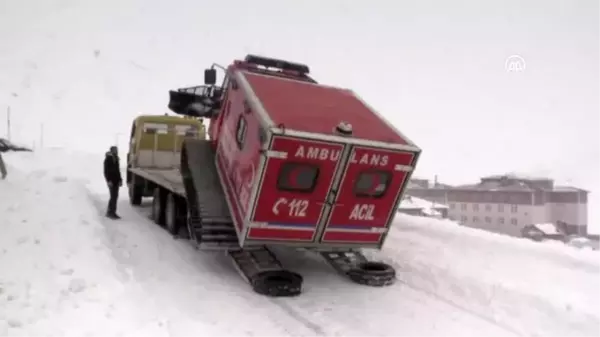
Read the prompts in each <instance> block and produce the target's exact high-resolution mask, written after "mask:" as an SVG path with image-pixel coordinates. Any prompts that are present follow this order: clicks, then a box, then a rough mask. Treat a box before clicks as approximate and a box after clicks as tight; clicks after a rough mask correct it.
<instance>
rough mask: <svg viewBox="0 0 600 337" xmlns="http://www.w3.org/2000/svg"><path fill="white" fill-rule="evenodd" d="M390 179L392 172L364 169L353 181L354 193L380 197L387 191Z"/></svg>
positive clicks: (358, 195) (360, 195) (359, 195)
mask: <svg viewBox="0 0 600 337" xmlns="http://www.w3.org/2000/svg"><path fill="white" fill-rule="evenodd" d="M391 181H392V174H391V173H390V172H388V171H382V170H373V169H369V170H364V171H362V172H361V173H360V174H359V175H358V179H356V182H355V183H354V194H355V195H356V196H357V197H367V198H381V197H383V196H384V195H385V192H387V189H388V187H389V185H390V182H391Z"/></svg>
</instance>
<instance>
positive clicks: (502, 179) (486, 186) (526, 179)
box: [408, 173, 589, 193]
mask: <svg viewBox="0 0 600 337" xmlns="http://www.w3.org/2000/svg"><path fill="white" fill-rule="evenodd" d="M419 182H420V181H419ZM408 188H409V189H438V190H440V189H455V190H480V191H511V192H513V191H525V192H533V191H557V192H578V191H579V192H586V193H588V192H589V191H587V190H584V189H581V188H577V187H573V186H558V185H554V181H553V180H552V179H550V178H544V177H539V176H528V175H523V174H515V173H507V174H498V175H490V176H485V177H482V178H481V181H480V182H479V183H475V184H462V185H456V186H451V185H447V184H442V183H437V184H435V185H434V184H428V187H425V186H423V184H422V183H410V182H409V185H408Z"/></svg>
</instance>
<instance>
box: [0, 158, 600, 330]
mask: <svg viewBox="0 0 600 337" xmlns="http://www.w3.org/2000/svg"><path fill="white" fill-rule="evenodd" d="M6 160H7V161H8V162H9V163H10V164H11V172H10V174H11V176H10V178H11V180H10V181H5V182H3V183H4V184H8V186H9V187H12V188H16V187H17V186H19V188H21V186H23V185H25V186H30V187H29V188H30V191H31V193H30V194H29V195H28V194H27V193H25V192H23V193H21V194H19V198H20V199H21V198H22V199H23V201H20V203H22V204H23V207H22V209H25V211H16V210H15V211H13V213H14V215H15V217H14V219H23V218H26V219H28V220H27V223H30V224H31V226H36V227H35V228H36V229H37V228H38V227H40V228H41V229H44V225H43V224H44V223H48V222H49V220H44V219H38V218H39V215H40V214H35V217H34V216H33V215H32V213H31V212H30V211H27V210H29V209H31V208H29V207H28V208H25V203H27V202H31V203H33V202H36V204H43V202H42V201H45V200H48V201H46V203H49V204H50V205H51V206H52V208H49V210H48V211H47V212H50V210H52V216H54V217H55V219H56V220H54V221H53V222H51V223H56V222H59V223H62V224H64V225H65V226H66V225H67V224H70V225H69V227H68V232H69V236H58V235H57V233H54V234H52V233H43V234H42V233H41V232H40V230H41V229H40V230H36V231H31V229H29V228H21V230H22V231H21V232H18V231H10V232H9V234H10V235H8V236H3V239H2V240H4V241H3V243H4V242H6V244H7V245H9V246H11V245H15V244H16V243H18V242H19V239H20V237H23V236H24V237H31V239H30V240H35V239H36V238H37V239H39V240H40V241H41V243H42V244H43V243H44V242H45V241H47V243H46V244H48V245H52V246H53V247H56V246H58V247H64V249H62V250H57V251H56V252H53V254H55V255H56V256H52V260H51V261H52V263H53V264H56V265H59V267H56V268H55V269H50V267H45V268H46V269H38V270H37V271H36V270H34V268H35V267H34V266H35V262H37V263H38V264H40V262H38V261H47V260H48V258H49V257H50V256H48V257H46V256H40V255H39V254H38V255H33V254H35V252H36V250H35V249H36V245H35V244H30V245H22V248H21V249H22V251H21V252H20V254H19V255H28V256H29V254H32V255H31V256H32V257H31V263H30V265H31V266H32V267H31V269H32V270H30V271H29V272H30V273H31V274H27V275H28V276H29V277H31V278H32V279H35V278H37V279H54V278H56V279H59V280H60V278H61V277H63V276H62V275H61V274H60V273H61V271H62V270H63V269H65V268H67V269H68V268H72V269H74V275H76V273H79V272H81V273H84V272H88V273H93V272H94V271H95V272H96V273H97V274H98V275H94V274H92V275H89V274H85V276H87V277H89V279H90V280H88V279H86V284H88V283H91V284H94V283H92V282H94V280H98V277H100V276H102V277H103V278H108V279H109V280H110V281H104V279H101V280H98V281H95V284H96V287H95V288H94V287H93V286H88V287H89V288H91V289H94V290H95V289H98V291H102V293H103V294H104V298H97V306H98V307H99V308H100V309H96V310H100V311H101V312H103V311H106V308H107V307H109V306H110V304H109V303H111V301H115V302H117V299H118V302H117V304H118V305H120V306H117V308H118V309H115V310H120V312H123V313H124V315H123V316H118V317H117V316H111V317H108V318H102V319H105V320H106V322H105V324H104V326H106V328H107V329H113V330H112V331H136V330H135V329H137V328H138V327H140V326H141V327H142V328H145V329H151V330H146V331H149V334H152V335H154V334H159V333H164V334H167V333H168V334H171V335H185V334H186V333H189V331H200V330H202V329H204V330H202V331H211V332H210V333H211V334H218V335H231V334H236V335H258V334H260V335H338V336H341V335H344V336H359V335H384V336H392V335H399V334H400V335H420V336H425V335H430V336H440V335H453V336H459V335H460V336H465V335H481V334H483V335H494V336H506V335H543V336H560V335H564V334H568V335H571V336H586V335H591V334H595V333H597V332H598V326H599V324H600V318H599V314H598V313H597V310H594V308H595V306H596V304H595V302H594V299H595V298H597V297H598V295H600V293H599V290H598V286H597V285H598V282H599V281H600V279H599V277H598V276H599V275H600V265H599V261H598V255H595V254H596V252H591V253H588V252H585V251H579V250H576V249H570V248H568V247H560V248H558V247H554V246H545V245H539V244H535V243H532V242H528V241H524V240H517V239H513V238H505V237H501V236H497V235H494V234H490V233H485V232H480V231H476V230H472V229H466V228H463V227H459V226H456V225H453V224H451V223H450V224H448V223H445V222H443V221H439V220H432V219H425V218H423V219H422V218H415V217H410V216H404V215H399V220H398V224H397V226H396V227H395V230H394V232H392V234H391V236H390V240H389V241H388V244H387V246H386V248H385V249H384V251H383V252H381V253H379V254H376V255H378V256H379V257H382V258H383V259H384V260H386V261H388V262H390V263H392V264H394V265H395V266H396V268H397V269H398V271H399V279H400V282H399V283H398V284H396V285H394V286H392V287H389V288H383V289H372V288H366V287H362V286H359V285H355V284H352V283H349V282H348V281H347V280H345V279H343V278H341V277H340V276H338V275H337V274H335V273H334V272H333V271H332V270H331V269H330V268H329V267H328V266H326V265H325V264H324V263H323V262H322V261H321V260H319V259H317V258H315V257H314V256H312V255H307V254H305V253H303V254H301V253H290V252H288V251H278V253H279V254H280V257H281V258H282V261H283V262H284V263H285V264H286V266H288V267H290V268H291V269H292V270H295V271H298V272H300V273H301V274H302V275H303V276H304V277H305V289H304V293H303V295H302V296H300V297H298V298H293V299H268V298H264V297H261V296H257V295H255V294H253V293H252V292H251V290H250V288H249V287H248V286H247V285H246V284H245V283H244V282H243V281H242V280H241V278H240V277H239V276H238V275H237V274H236V273H235V271H234V269H233V267H232V266H231V263H230V262H229V261H228V260H227V259H226V258H225V256H223V255H222V254H218V253H207V252H198V251H195V250H194V249H193V248H192V247H191V246H189V245H188V244H186V243H185V242H182V241H176V240H173V239H172V238H171V237H170V236H169V235H167V234H166V232H164V231H163V230H162V229H160V228H158V227H156V226H155V225H153V224H152V222H151V221H150V220H148V218H147V215H146V214H147V209H146V210H144V209H142V210H137V209H133V208H131V207H129V205H128V203H127V201H126V197H125V196H123V197H122V200H121V202H120V205H119V207H120V213H121V215H122V216H123V217H124V218H123V219H122V220H121V221H117V222H112V221H111V222H107V221H105V220H103V218H102V217H101V216H100V215H101V214H102V212H103V210H104V207H105V201H106V200H107V196H106V191H105V190H106V188H105V186H104V184H103V181H102V179H101V176H100V172H99V171H100V169H99V167H100V161H101V160H102V156H96V155H87V154H81V153H76V152H70V151H65V150H47V151H44V152H40V153H33V154H11V155H9V156H7V158H6ZM63 177H67V178H68V179H66V181H62V180H65V179H64V178H63ZM57 181H58V182H57ZM61 181H62V182H61ZM0 191H1V193H2V196H3V197H6V196H7V195H10V193H11V192H10V190H9V192H5V188H4V187H3V188H2V189H1V190H0ZM12 191H14V190H12ZM25 191H27V188H25ZM122 192H123V193H125V192H126V190H125V189H123V190H122ZM69 198H72V200H71V199H69ZM63 199H65V200H63ZM65 205H69V206H68V208H67V209H65ZM72 206H76V208H75V209H77V213H73V211H72V209H73V208H72ZM44 207H45V206H44ZM79 213H81V214H84V215H85V219H86V221H85V222H83V221H81V220H79V217H81V215H80V214H79ZM71 217H72V218H74V219H71ZM78 220H79V223H78ZM11 223H12V222H11ZM85 223H88V225H85ZM50 229H51V230H55V231H59V229H57V228H56V227H50ZM46 231H48V229H46ZM32 232H35V233H40V234H39V235H37V234H36V235H35V236H34V235H33V234H32ZM59 233H62V228H61V231H59ZM74 238H77V239H78V241H76V242H77V244H78V247H82V248H80V249H82V250H83V249H84V248H86V247H87V248H88V249H87V250H86V251H89V252H90V254H89V255H86V254H80V253H78V254H77V257H78V258H79V259H80V261H83V262H69V263H67V262H68V261H69V260H67V258H66V257H65V256H67V255H68V253H69V250H68V247H69V245H73V244H75V243H73V241H74V240H73V239H74ZM34 242H35V241H34ZM94 242H95V244H94ZM87 243H91V244H87ZM94 246H98V247H100V248H98V250H94V249H93V248H90V247H94ZM40 259H41V260H40ZM55 260H56V261H60V263H63V262H64V266H63V264H60V263H59V262H54V261H55ZM96 260H99V261H103V262H102V263H104V264H99V262H96ZM10 261H12V260H8V259H5V258H4V256H3V257H2V258H1V259H0V263H2V266H3V267H4V265H5V264H7V263H10ZM86 263H87V264H88V265H89V264H90V263H92V264H93V265H94V266H96V265H100V266H102V267H101V268H94V269H92V270H91V271H88V269H86V268H84V267H81V268H83V271H79V268H80V265H85V264H86ZM46 264H47V265H50V262H46ZM2 269H3V270H5V269H4V268H2ZM111 270H112V271H113V272H112V273H109V272H108V271H111ZM36 273H37V274H36ZM88 275H89V276H88ZM113 275H114V276H113ZM73 277H75V276H73ZM79 277H81V276H79ZM63 278H64V279H65V280H64V281H63V282H64V284H65V287H67V289H68V285H67V284H68V282H70V281H69V279H68V277H63ZM0 281H1V282H2V283H3V284H4V283H8V282H12V283H14V284H16V283H17V282H18V278H17V277H13V276H8V277H7V276H3V279H2V280H0ZM57 282H58V281H57ZM73 282H78V281H73ZM112 284H114V287H113V286H111V285H112ZM44 285H45V282H39V286H40V287H42V286H44ZM45 287H46V288H49V289H50V290H49V291H48V293H49V294H54V296H53V297H52V296H51V297H50V299H48V300H45V303H51V304H52V305H57V304H56V303H61V298H62V297H61V296H63V295H62V294H63V292H61V290H62V288H60V287H59V286H57V287H56V288H51V286H45ZM115 288H116V289H118V290H113V289H115ZM86 289H87V288H86ZM7 291H8V290H7ZM13 291H15V290H11V293H12V292H13ZM83 293H84V294H86V292H83ZM70 296H72V295H70ZM90 296H91V295H90ZM72 297H73V296H72ZM42 303H44V301H42ZM75 303H78V304H77V305H79V306H80V308H79V309H78V310H80V311H79V313H84V312H87V310H86V305H88V304H86V303H87V302H86V301H85V300H81V301H80V302H75ZM82 303H83V304H82ZM128 303H136V304H137V303H143V305H142V307H143V308H145V309H146V310H145V311H144V312H143V313H139V312H138V311H137V310H132V309H131V307H128V305H130V304H128ZM13 305H14V306H17V309H15V307H13V310H11V312H12V313H13V314H15V313H20V312H23V315H25V313H27V311H26V309H25V310H22V309H18V306H26V305H30V306H41V305H42V304H40V300H37V299H30V300H29V301H26V300H25V299H20V300H16V301H14V304H13ZM69 305H71V306H72V305H73V304H70V303H69V304H67V306H69ZM115 305H116V304H115ZM215 308H217V309H215ZM40 310H41V309H40ZM7 313H8V311H7ZM7 313H4V315H6V314H7ZM45 314H46V315H48V316H47V317H49V319H48V320H47V321H46V322H47V323H45V324H52V322H54V318H55V316H53V315H51V314H50V313H48V312H46V313H45ZM29 315H30V316H29V317H30V318H29V319H30V320H31V322H30V321H27V320H26V319H24V318H19V319H20V321H21V322H22V324H21V326H20V327H19V326H17V327H12V328H11V330H9V331H10V332H11V333H15V331H17V332H18V331H20V332H21V333H23V334H26V333H31V332H32V331H39V330H35V329H36V328H38V326H40V325H39V324H40V323H35V322H36V320H39V318H38V314H37V313H36V312H31V313H29ZM131 316H133V319H132V321H131V322H128V321H129V319H125V318H128V317H131ZM0 317H2V316H0ZM5 317H6V318H10V317H8V316H5ZM59 317H60V316H59ZM2 318H4V317H2ZM111 319H112V320H111ZM232 320H233V321H234V322H235V324H232ZM122 321H125V322H122ZM57 322H60V320H58V321H57ZM36 324H37V325H36ZM144 324H145V325H144ZM17 325H18V324H17ZM47 326H50V327H51V325H47ZM47 326H40V329H41V327H44V328H46V327H47ZM208 328H210V330H206V329H208ZM55 329H57V328H55ZM77 329H78V327H73V325H70V326H67V327H65V331H67V332H70V333H77V332H79V331H80V330H77ZM82 329H83V327H82ZM49 331H52V330H49ZM98 333H99V332H98ZM107 334H111V331H109V332H107Z"/></svg>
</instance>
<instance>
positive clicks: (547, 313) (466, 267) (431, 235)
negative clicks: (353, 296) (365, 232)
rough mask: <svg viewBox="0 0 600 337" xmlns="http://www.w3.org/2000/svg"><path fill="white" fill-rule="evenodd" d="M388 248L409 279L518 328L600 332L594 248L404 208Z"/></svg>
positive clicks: (598, 264) (598, 263) (599, 265)
mask: <svg viewBox="0 0 600 337" xmlns="http://www.w3.org/2000/svg"><path fill="white" fill-rule="evenodd" d="M383 253H384V256H385V257H386V259H387V260H388V261H389V262H391V263H392V264H394V265H396V266H397V267H398V268H399V270H400V279H401V280H402V282H404V283H405V284H406V285H408V286H411V287H416V288H419V289H422V290H424V291H427V292H430V293H432V294H436V296H440V297H441V298H442V299H443V300H445V301H449V302H450V303H453V304H454V305H456V306H457V307H460V308H463V309H465V310H470V311H473V312H476V313H477V314H478V315H481V316H482V317H485V318H486V319H489V320H491V321H494V322H496V323H498V324H501V325H503V326H506V327H510V328H511V329H512V330H514V332H515V333H517V334H535V335H544V336H553V335H555V336H560V335H569V336H575V335H578V336H589V335H592V334H597V333H598V328H599V327H600V314H599V313H598V310H597V309H598V304H597V299H598V298H599V297H600V287H599V284H600V259H599V258H600V255H598V254H597V253H596V252H592V253H589V252H586V251H581V250H576V249H572V248H569V247H566V246H564V245H562V247H556V246H550V245H544V244H539V243H535V242H531V241H529V240H525V239H517V238H512V237H507V236H503V235H499V234H495V233H489V232H486V231H481V230H476V229H472V228H467V227H462V226H456V225H454V224H453V223H451V222H446V221H440V220H435V219H429V218H422V217H414V216H409V215H404V214H399V215H398V218H397V225H396V227H395V228H394V230H393V231H392V232H391V233H390V238H389V241H388V243H387V245H386V246H385V248H384V251H383Z"/></svg>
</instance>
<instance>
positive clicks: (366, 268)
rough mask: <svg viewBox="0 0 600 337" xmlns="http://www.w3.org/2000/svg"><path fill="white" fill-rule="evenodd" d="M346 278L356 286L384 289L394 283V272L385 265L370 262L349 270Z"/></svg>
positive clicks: (390, 267)
mask: <svg viewBox="0 0 600 337" xmlns="http://www.w3.org/2000/svg"><path fill="white" fill-rule="evenodd" d="M348 277H349V278H350V279H351V280H352V281H354V282H356V283H358V284H363V285H366V286H371V287H384V286H388V285H391V284H393V283H394V282H395V281H396V271H395V270H394V268H392V266H390V265H388V264H386V263H383V262H374V261H370V262H363V263H360V264H359V265H358V266H356V267H355V268H353V269H351V270H349V271H348Z"/></svg>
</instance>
